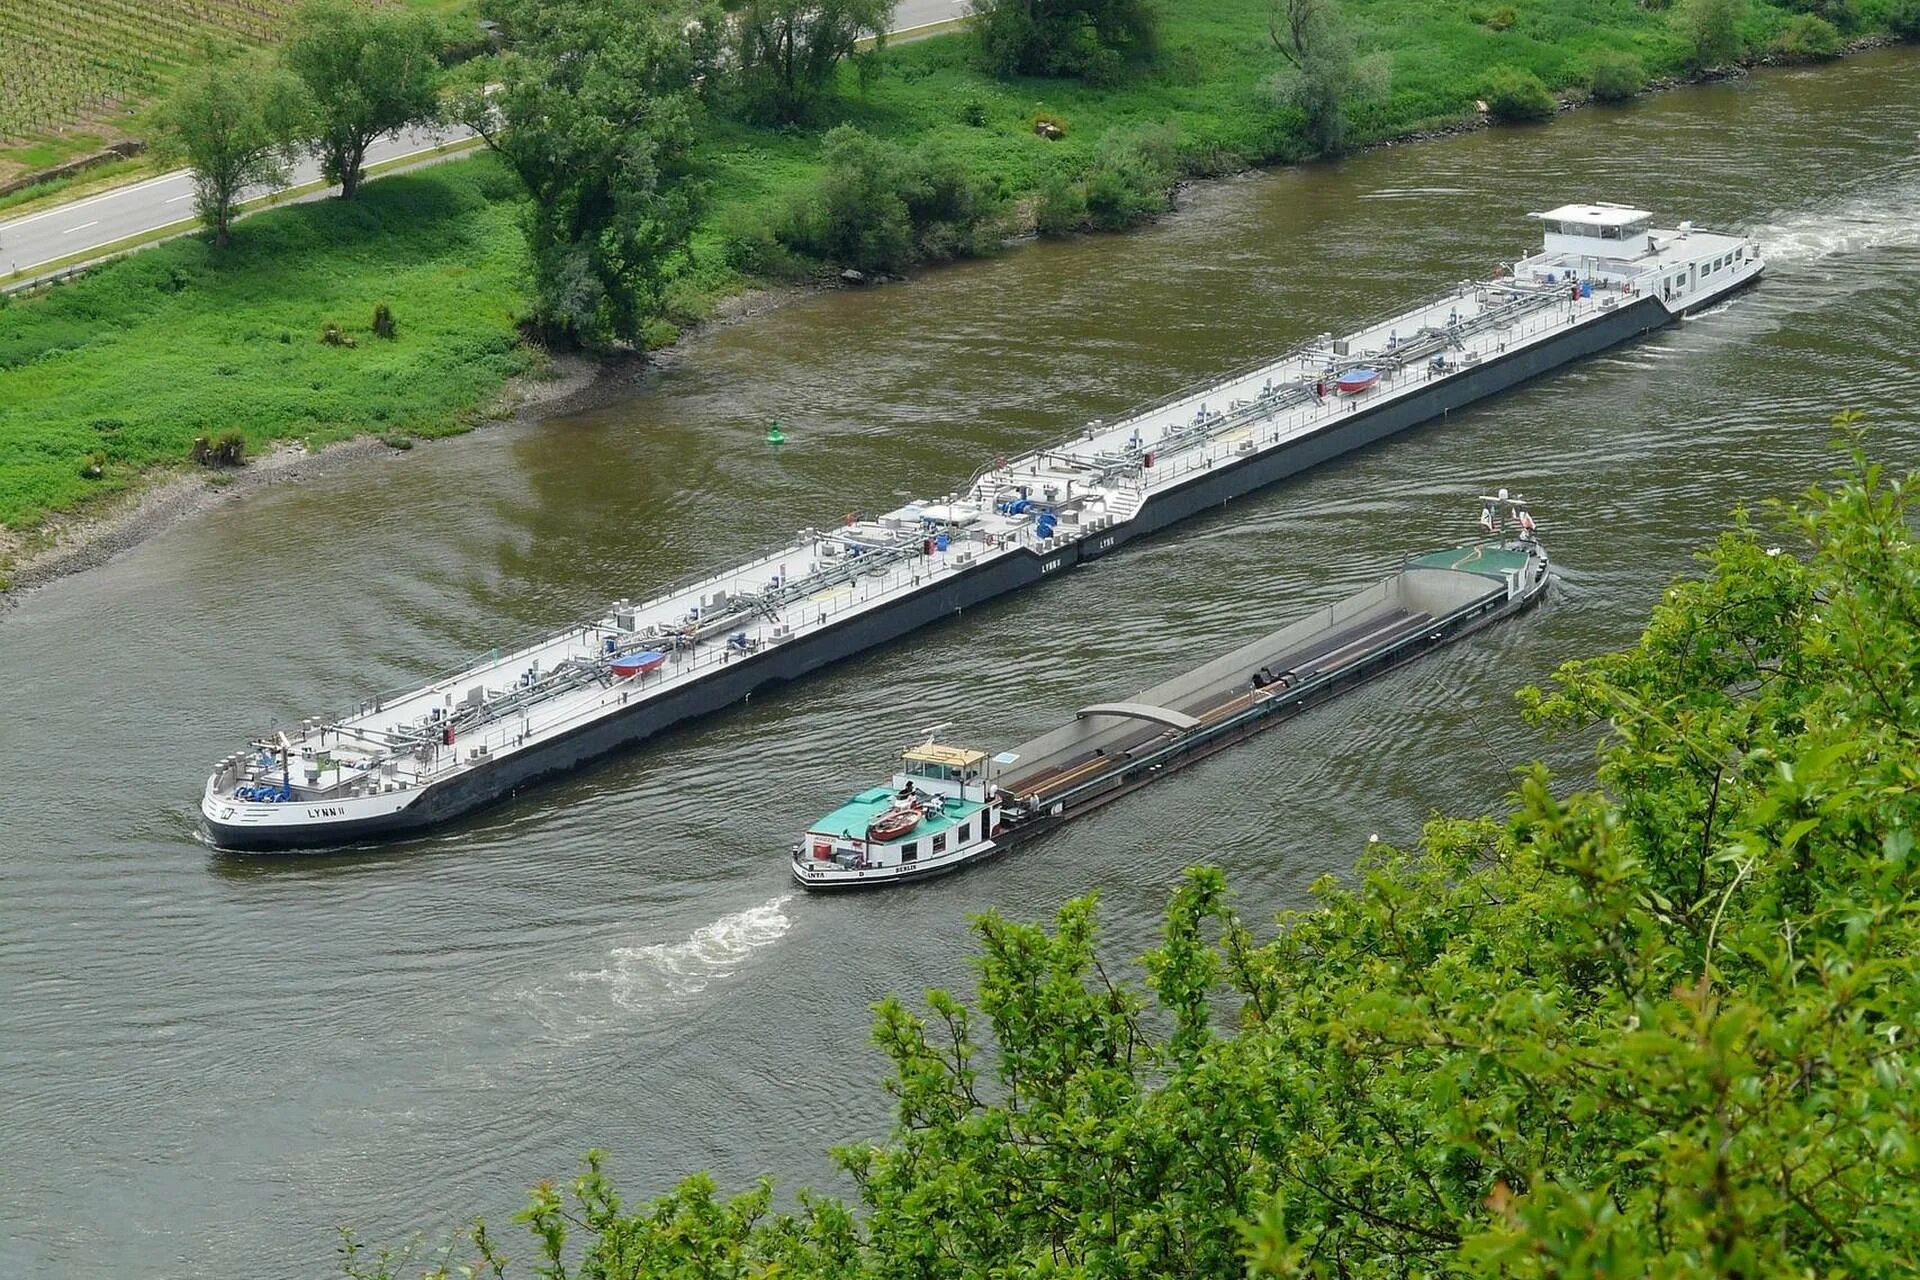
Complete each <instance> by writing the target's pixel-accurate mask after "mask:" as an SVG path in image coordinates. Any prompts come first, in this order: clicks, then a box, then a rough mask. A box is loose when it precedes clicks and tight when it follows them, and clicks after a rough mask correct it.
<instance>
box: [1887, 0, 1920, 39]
mask: <svg viewBox="0 0 1920 1280" xmlns="http://www.w3.org/2000/svg"><path fill="white" fill-rule="evenodd" d="M1887 29H1888V30H1889V31H1891V32H1893V34H1895V35H1897V36H1899V37H1900V38H1901V39H1902V40H1920V0H1894V3H1893V6H1892V7H1891V8H1889V9H1888V10H1887Z"/></svg>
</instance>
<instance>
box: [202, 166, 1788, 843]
mask: <svg viewBox="0 0 1920 1280" xmlns="http://www.w3.org/2000/svg"><path fill="white" fill-rule="evenodd" d="M1533 216H1534V217H1537V218H1539V219H1540V220H1541V221H1542V222H1543V223H1544V224H1545V230H1546V244H1545V248H1544V249H1543V250H1542V252H1540V253H1538V254H1535V255H1533V256H1531V257H1528V258H1526V259H1523V260H1522V261H1520V262H1518V263H1515V264H1514V265H1513V267H1512V269H1511V270H1510V271H1503V272H1502V273H1501V274H1500V275H1499V276H1498V277H1496V278H1495V279H1493V280H1489V281H1483V282H1478V283H1463V284H1461V285H1459V286H1458V287H1456V288H1455V289H1453V290H1452V291H1450V292H1449V293H1447V294H1446V295H1444V296H1442V297H1440V298H1438V299H1436V300H1434V301H1431V302H1428V303H1426V304H1425V305H1423V306H1420V307H1416V308H1414V309H1412V310H1409V311H1405V312H1402V313H1400V314H1398V315H1395V316H1392V317H1390V318H1388V319H1386V320H1383V321H1381V322H1379V323H1377V324H1374V325H1371V326H1369V327H1367V328H1364V329H1362V330H1360V331H1358V332H1355V333H1351V334H1348V335H1346V336H1345V337H1341V338H1334V337H1333V336H1332V335H1323V336H1322V337H1320V338H1319V339H1317V340H1315V341H1314V342H1312V343H1310V344H1308V345H1307V346H1306V347H1304V348H1302V349H1301V350H1299V351H1296V352H1294V353H1292V354H1289V355H1287V356H1284V357H1282V358H1280V359H1278V360H1275V361H1272V362H1270V363H1266V364H1263V365H1261V366H1259V367H1257V368H1254V369H1251V370H1250V371H1245V372H1241V373H1238V374H1235V375H1231V376H1229V377H1227V378H1225V379H1223V380H1221V381H1217V382H1214V383H1212V384H1210V385H1207V386H1206V387H1204V388H1202V389H1199V390H1193V391H1188V392H1183V393H1180V394H1178V395H1176V396H1174V397H1171V398H1169V399H1167V400H1165V401H1163V402H1161V403H1159V404H1156V405H1153V406H1151V407H1149V408H1147V409H1145V410H1143V411H1141V412H1138V413H1135V414H1132V415H1129V416H1127V417H1125V418H1123V419H1120V420H1118V421H1115V422H1111V423H1103V422H1098V421H1096V422H1093V423H1089V424H1088V425H1087V427H1086V428H1085V429H1084V430H1082V431H1081V432H1080V433H1079V434H1077V435H1076V436H1074V437H1073V438H1072V439H1070V440H1066V441H1063V442H1061V443H1059V444H1055V445H1052V446H1050V447H1048V448H1045V449H1040V450H1037V451H1035V452H1033V453H1029V454H1025V455H1022V456H1020V457H1017V458H1010V459H1001V460H998V461H996V462H995V463H993V464H992V465H990V466H988V467H986V468H983V469H982V471H981V472H980V473H978V474H977V475H976V476H975V477H974V478H973V479H972V480H971V481H969V482H968V483H967V484H966V485H965V486H963V487H962V488H960V489H958V490H956V491H955V492H953V493H949V494H944V495H940V496H938V497H936V498H934V499H932V500H928V501H919V500H916V501H914V502H910V503H907V504H906V505H904V506H901V507H899V508H896V509H895V510H892V511H889V512H886V513H884V514H881V515H878V516H873V517H869V518H864V519H856V520H851V521H849V522H848V523H846V524H843V525H840V526H838V527H833V528H822V529H808V530H803V531H802V532H801V534H800V536H799V538H798V539H797V540H796V541H794V542H793V543H792V544H790V545H788V546H786V547H782V548H780V549H778V550H776V551H773V552H770V553H768V554H766V555H763V556H760V557H758V558H756V559H753V560H750V561H748V562H746V563H744V564H741V565H737V566H735V567H733V568H731V569H728V570H725V571H723V572H720V573H716V574H713V575H711V576H708V577H705V578H702V579H700V580H698V581H694V582H688V583H685V584H682V585H681V586H678V587H676V588H674V589H672V590H670V591H667V592H665V593H662V594H660V595H657V596H655V597H653V598H651V599H648V600H644V601H639V602H633V601H625V600H623V601H619V602H616V603H615V604H614V605H613V606H612V607H610V608H609V609H608V610H607V611H606V612H604V613H602V614H600V615H598V616H596V617H593V618H589V619H585V620H583V621H581V622H578V623H576V624H575V625H573V626H571V627H569V628H568V629H566V630H564V631H561V632H559V633H557V634H554V635H551V636H548V637H547V638H545V639H543V640H540V641H538V642H536V643H533V644H529V645H526V646H524V647H520V648H516V649H514V650H513V651H511V652H508V653H503V654H500V655H498V656H496V657H492V658H489V659H488V660H486V661H483V662H480V663H477V664H475V665H473V666H469V667H466V668H465V669H463V670H460V671H458V672H455V673H453V674H450V675H448V676H445V677H444V678H442V679H439V680H436V681H434V682H432V683H431V684H428V685H426V686H425V687H423V688H418V689H413V690H409V691H405V692H401V693H394V694H387V695H384V696H380V697H375V698H369V699H367V700H365V701H363V702H362V703H361V704H360V705H359V706H358V707H356V708H354V709H353V710H352V711H350V712H348V713H347V714H345V715H338V716H332V717H325V718H318V719H311V720H305V721H301V722H299V723H297V724H292V725H287V726H283V727H282V728H281V729H280V730H279V731H278V732H277V733H275V734H273V735H270V736H268V737H264V738H262V739H260V740H257V741H256V742H254V743H253V744H252V745H251V746H250V747H249V748H248V749H247V750H245V751H242V752H239V753H237V754H235V755H233V756H230V757H228V758H227V759H226V760H223V761H221V762H220V763H219V764H218V765H217V766H216V768H215V769H214V771H213V773H212V775H211V776H210V777H209V778H208V780H207V784H206V788H205V791H204V794H203V796H202V804H201V809H202V813H203V816H204V817H205V818H206V820H207V823H208V826H209V829H210V830H211V831H212V833H213V835H214V838H215V840H216V842H217V843H221V844H231V845H235V846H237V847H247V846H249V845H253V844H256V843H257V844H259V845H261V846H268V845H282V844H299V843H312V842H314V841H315V840H317V839H318V838H319V836H320V834H321V833H323V832H327V833H340V834H341V835H342V836H343V838H351V834H352V832H353V831H354V830H355V829H357V827H359V826H360V825H362V824H366V823H372V824H373V825H374V826H378V825H379V824H380V823H383V822H390V821H391V820H393V819H394V818H395V817H396V816H399V815H403V813H404V811H406V810H408V809H409V808H410V807H411V806H413V805H414V804H415V803H416V802H417V801H418V800H419V799H420V798H421V797H422V796H423V795H425V794H427V793H429V792H430V791H432V790H433V789H436V788H439V787H442V786H443V785H444V784H448V783H451V782H454V781H457V780H459V779H460V778H462V776H463V775H468V774H473V773H475V772H477V771H482V770H492V769H495V768H496V766H498V765H499V764H501V763H502V762H504V761H508V760H511V759H513V758H514V757H516V756H519V755H522V754H523V753H529V752H533V751H536V750H538V749H540V748H542V747H543V746H544V745H545V744H548V743H552V742H555V741H556V740H559V739H562V738H567V737H569V736H570V735H573V734H575V733H577V732H578V731H580V730H582V729H583V728H585V727H587V726H590V725H592V724H594V723H595V722H597V721H602V720H608V719H611V718H614V717H616V716H620V715H622V714H623V713H626V712H628V711H630V710H631V709H633V708H634V707H635V706H636V705H637V704H641V703H647V702H653V701H657V700H661V699H665V698H669V697H671V696H672V695H674V694H676V693H678V692H682V691H684V690H686V689H688V688H689V687H691V686H693V685H696V684H698V683H700V682H703V681H708V680H714V679H718V678H721V677H724V676H725V675H727V674H728V672H729V669H730V668H731V667H732V666H733V665H735V664H740V663H746V662H753V661H755V660H757V659H759V658H761V657H763V656H764V655H766V654H768V653H769V651H772V650H777V649H779V648H781V647H782V646H793V645H797V644H801V643H803V642H805V641H807V640H808V639H809V638H810V637H816V636H818V635H820V634H821V633H823V632H827V631H833V630H836V629H840V630H841V634H849V633H850V632H849V630H848V629H845V628H844V624H847V623H849V622H851V621H855V620H858V619H860V618H861V617H862V616H863V615H867V614H873V613H876V612H878V611H882V610H886V609H889V608H890V607H892V606H894V605H897V604H898V603H900V602H901V601H902V600H904V599H907V598H910V597H913V596H915V595H917V594H919V593H925V592H930V591H938V590H939V589H940V588H941V587H942V586H944V585H946V584H950V583H955V582H957V581H959V580H960V579H962V578H968V577H970V576H972V575H978V574H979V573H980V572H981V571H982V570H983V569H984V568H987V567H990V566H993V565H994V564H996V563H998V562H1003V561H1006V560H1008V559H1009V558H1013V557H1026V558H1028V559H1029V560H1037V568H1038V571H1039V572H1040V573H1046V572H1051V571H1053V570H1055V569H1057V568H1060V567H1062V566H1065V565H1070V564H1072V563H1074V562H1076V561H1077V560H1078V559H1080V558H1084V557H1090V556H1092V555H1097V554H1099V553H1100V552H1101V551H1103V550H1105V549H1107V548H1109V547H1112V546H1114V545H1117V544H1118V543H1119V542H1121V541H1124V540H1125V537H1126V536H1128V535H1130V534H1131V533H1132V532H1135V531H1137V530H1138V528H1141V527H1147V526H1145V525H1144V524H1142V525H1135V524H1133V522H1135V521H1136V520H1137V519H1138V518H1139V517H1140V516H1141V513H1142V511H1143V508H1146V507H1147V505H1148V504H1149V503H1150V502H1153V501H1154V500H1155V499H1156V498H1158V497H1161V496H1163V495H1166V496H1171V495H1172V494H1174V493H1177V492H1179V491H1182V490H1183V489H1185V488H1187V487H1189V486H1192V485H1193V484H1194V483H1195V481H1196V480H1197V479H1200V478H1204V477H1205V476H1206V475H1207V474H1208V473H1211V472H1214V471H1217V470H1221V469H1224V468H1227V467H1232V466H1236V465H1238V464H1241V463H1245V462H1248V461H1250V460H1253V459H1258V458H1261V457H1264V456H1267V455H1271V454H1275V453H1277V452H1279V451H1283V450H1287V449H1289V448H1290V447H1291V446H1293V445H1296V444H1298V443H1300V442H1302V441H1305V440H1308V439H1311V438H1314V437H1316V436H1318V435H1319V434H1320V433H1326V432H1334V431H1337V430H1338V429H1339V428H1340V427H1341V426H1342V424H1343V421H1345V420H1346V419H1347V418H1348V416H1349V415H1355V414H1363V413H1364V414H1374V413H1376V412H1377V411H1379V410H1380V409H1382V408H1383V406H1388V405H1392V404H1394V403H1395V402H1397V401H1402V400H1410V399H1412V398H1414V397H1418V396H1420V395H1422V394H1423V393H1425V392H1429V391H1432V390H1433V389H1434V387H1435V385H1436V384H1440V383H1447V382H1449V381H1451V380H1455V379H1462V380H1470V379H1471V378H1472V375H1473V374H1474V372H1475V370H1476V369H1479V368H1482V367H1487V366H1491V365H1493V364H1494V363H1495V362H1499V361H1502V360H1504V359H1506V358H1508V357H1510V356H1512V355H1513V354H1514V353H1516V352H1522V351H1526V350H1528V349H1531V348H1542V349H1547V348H1550V347H1552V346H1553V345H1554V344H1555V342H1556V340H1557V339H1559V338H1561V337H1562V336H1563V335H1566V334H1568V333H1570V332H1574V331H1578V330H1581V329H1584V328H1586V327H1587V326H1599V325H1604V324H1606V323H1607V321H1608V320H1609V318H1610V317H1614V316H1616V315H1618V313H1620V312H1622V311H1623V310H1624V309H1626V308H1628V307H1636V306H1645V305H1646V304H1647V303H1648V301H1649V300H1652V301H1654V302H1657V304H1658V306H1659V308H1660V309H1661V311H1660V313H1659V314H1658V315H1656V316H1654V317H1653V319H1651V320H1649V321H1648V322H1647V323H1645V324H1642V325H1640V326H1639V327H1640V328H1650V327H1652V326H1653V323H1655V322H1657V321H1658V320H1660V319H1664V318H1667V317H1670V316H1673V315H1678V314H1680V313H1681V312H1683V311H1685V310H1687V309H1689V308H1693V307H1698V306H1700V305H1703V304H1704V303H1706V302H1707V301H1710V300H1712V299H1713V298H1717V297H1719V296H1722V295H1724V294H1726V293H1728V292H1730V291H1732V290H1733V289H1735V288H1738V287H1739V286H1740V285H1742V284H1745V283H1748V282H1749V281H1751V280H1752V279H1753V278H1754V277H1755V276H1757V275H1758V274H1759V272H1760V271H1761V270H1762V267H1763V263H1762V260H1761V258H1760V254H1759V250H1758V248H1757V247H1756V246H1755V245H1754V244H1752V243H1751V242H1750V241H1748V240H1746V239H1744V238H1742V237H1740V236H1735V235H1723V234H1717V233H1710V232H1702V231H1696V230H1694V229H1692V228H1691V227H1690V226H1689V225H1688V224H1686V223H1682V224H1681V225H1680V227H1679V228H1677V229H1674V230H1658V229H1655V228H1653V227H1652V225H1651V218H1652V215H1650V214H1648V213H1646V212H1645V211H1643V210H1638V209H1630V208H1626V207H1624V206H1619V205H1609V204H1593V205H1565V206H1562V207H1561V208H1558V209H1554V210H1550V211H1548V212H1546V213H1542V214H1536V215H1533ZM1634 331H1637V330H1634ZM1622 332H1623V334H1624V333H1626V332H1627V331H1626V330H1624V329H1623V330H1622ZM1615 340H1617V339H1615ZM1566 358H1571V357H1566ZM1368 373H1374V374H1377V377H1375V378H1372V379H1368V378H1367V377H1366V376H1365V375H1366V374H1368ZM1520 376H1524V375H1521V374H1516V375H1514V377H1513V378H1511V379H1509V381H1514V380H1518V378H1519V377H1520ZM1343 378H1346V379H1347V380H1349V381H1352V382H1353V383H1355V384H1356V385H1357V384H1360V383H1365V386H1364V389H1362V390H1359V391H1357V392H1356V393H1354V394H1351V395H1346V394H1341V393H1339V391H1338V390H1337V389H1336V388H1337V385H1338V384H1340V383H1341V382H1342V379H1343ZM1493 389H1497V388H1493ZM1479 394H1484V392H1481V393H1479ZM1460 402H1462V403H1464V399H1461V400H1460ZM1165 522H1166V521H1165V520H1160V521H1159V523H1165ZM956 607H958V606H956ZM849 651H853V650H849ZM642 655H645V656H644V657H643V656H642ZM822 660H824V659H822ZM815 665H817V663H815ZM476 788H477V782H476ZM464 807H472V806H471V804H465V805H464ZM443 816H444V815H443Z"/></svg>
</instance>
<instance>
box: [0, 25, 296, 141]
mask: <svg viewBox="0 0 1920 1280" xmlns="http://www.w3.org/2000/svg"><path fill="white" fill-rule="evenodd" d="M297 3H298V0H28V2H27V3H23V4H10V3H4V2H0V139H7V138H18V137H21V136H23V135H26V134H32V133H38V132H41V131H43V130H46V129H50V128H54V127H56V126H59V125H65V124H72V123H75V122H78V121H80V120H84V119H86V118H87V117H88V116H90V115H93V114H95V113H96V112H98V111H100V110H102V109H103V108H105V107H106V106H107V105H108V104H110V103H112V102H115V101H116V100H125V99H127V98H130V97H138V96H141V95H144V94H149V93H152V92H153V91H154V90H155V89H157V88H159V86H160V85H161V84H163V83H164V82H165V81H166V79H167V78H168V76H169V75H171V74H172V73H173V72H174V71H176V70H178V69H179V68H180V67H182V66H185V65H186V64H188V63H189V62H192V61H194V60H195V59H196V58H197V57H198V56H199V54H200V49H201V41H202V40H203V39H204V38H205V37H207V36H209V35H215V36H223V37H225V38H227V39H229V40H238V41H241V42H244V43H247V44H265V43H268V42H270V41H273V40H276V39H278V38H279V36H280V35H281V33H282V32H283V31H284V30H285V28H286V23H287V18H288V15H289V14H290V13H291V12H292V11H293V9H294V8H295V6H296V4H297Z"/></svg>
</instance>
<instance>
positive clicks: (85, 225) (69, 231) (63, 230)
mask: <svg viewBox="0 0 1920 1280" xmlns="http://www.w3.org/2000/svg"><path fill="white" fill-rule="evenodd" d="M99 225H100V219H98V218H95V219H94V220H93V221H92V222H83V223H81V224H80V225H79V226H77V227H63V228H61V231H60V234H61V235H63V236H70V235H72V234H73V233H74V232H76V231H85V230H86V229H87V228H88V227H97V226H99Z"/></svg>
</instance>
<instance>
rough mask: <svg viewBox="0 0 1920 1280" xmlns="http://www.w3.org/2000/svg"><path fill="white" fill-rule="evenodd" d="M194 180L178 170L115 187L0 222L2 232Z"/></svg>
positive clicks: (182, 170)
mask: <svg viewBox="0 0 1920 1280" xmlns="http://www.w3.org/2000/svg"><path fill="white" fill-rule="evenodd" d="M192 178H193V175H192V174H190V173H188V172H187V171H186V170H185V169H181V170H178V171H176V172H174V173H163V174H161V175H160V176H159V177H157V178H148V179H147V180H146V181H145V182H138V183H135V184H134V185H133V186H131V187H115V188H114V189H113V190H112V191H103V192H101V193H100V194H99V195H97V196H94V197H92V198H90V199H87V200H76V201H74V202H73V203H72V204H63V205H61V206H60V207H59V208H57V209H49V210H47V211H46V212H45V213H34V214H29V215H27V216H26V217H24V218H15V219H14V220H13V221H12V222H0V230H6V231H11V230H12V229H13V228H15V227H24V226H26V225H27V224H28V223H29V222H38V221H39V220H40V219H42V218H51V217H53V216H55V215H56V214H62V213H72V212H73V211H74V210H76V209H84V208H86V207H87V206H88V205H90V204H99V203H100V202H101V201H102V200H118V199H120V198H121V197H122V196H130V195H132V194H133V193H134V192H136V191H145V190H146V189H147V188H148V187H153V186H158V185H160V184H162V183H167V182H189V181H191V180H192Z"/></svg>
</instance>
